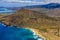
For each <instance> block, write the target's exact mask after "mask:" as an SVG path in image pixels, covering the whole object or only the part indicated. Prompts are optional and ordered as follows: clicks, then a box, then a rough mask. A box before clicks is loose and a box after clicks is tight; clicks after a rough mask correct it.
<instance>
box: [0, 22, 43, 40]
mask: <svg viewBox="0 0 60 40" xmlns="http://www.w3.org/2000/svg"><path fill="white" fill-rule="evenodd" d="M0 40H43V39H42V38H39V37H38V36H37V35H34V33H33V32H32V31H31V30H29V29H25V28H16V27H14V26H6V25H4V24H2V23H0Z"/></svg>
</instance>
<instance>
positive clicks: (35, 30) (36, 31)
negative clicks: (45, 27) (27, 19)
mask: <svg viewBox="0 0 60 40" xmlns="http://www.w3.org/2000/svg"><path fill="white" fill-rule="evenodd" d="M26 29H29V30H31V31H33V32H34V33H35V34H36V35H38V36H39V37H41V38H43V39H44V40H46V38H45V37H44V36H43V35H42V33H40V32H39V30H37V29H33V28H26Z"/></svg>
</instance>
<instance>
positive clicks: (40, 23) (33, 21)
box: [1, 9, 60, 28]
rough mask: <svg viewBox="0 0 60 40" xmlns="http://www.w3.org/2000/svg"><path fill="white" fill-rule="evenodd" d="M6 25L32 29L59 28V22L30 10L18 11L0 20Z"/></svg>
mask: <svg viewBox="0 0 60 40" xmlns="http://www.w3.org/2000/svg"><path fill="white" fill-rule="evenodd" d="M1 21H2V22H3V23H5V24H7V25H16V26H20V27H33V28H59V26H60V25H59V23H60V21H56V20H54V19H53V18H51V17H48V16H46V15H45V14H43V13H39V12H36V11H32V10H27V9H20V10H18V11H17V12H16V13H15V14H12V15H9V16H7V17H4V18H2V19H1Z"/></svg>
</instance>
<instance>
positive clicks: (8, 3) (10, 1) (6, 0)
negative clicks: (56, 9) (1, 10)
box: [0, 0, 60, 7]
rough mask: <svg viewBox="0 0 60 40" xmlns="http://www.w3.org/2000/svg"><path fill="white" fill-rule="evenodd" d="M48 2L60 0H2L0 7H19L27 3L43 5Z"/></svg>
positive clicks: (58, 0)
mask: <svg viewBox="0 0 60 40" xmlns="http://www.w3.org/2000/svg"><path fill="white" fill-rule="evenodd" d="M48 3H60V0H0V7H1V6H5V7H14V6H15V7H19V6H27V5H42V4H48Z"/></svg>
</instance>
